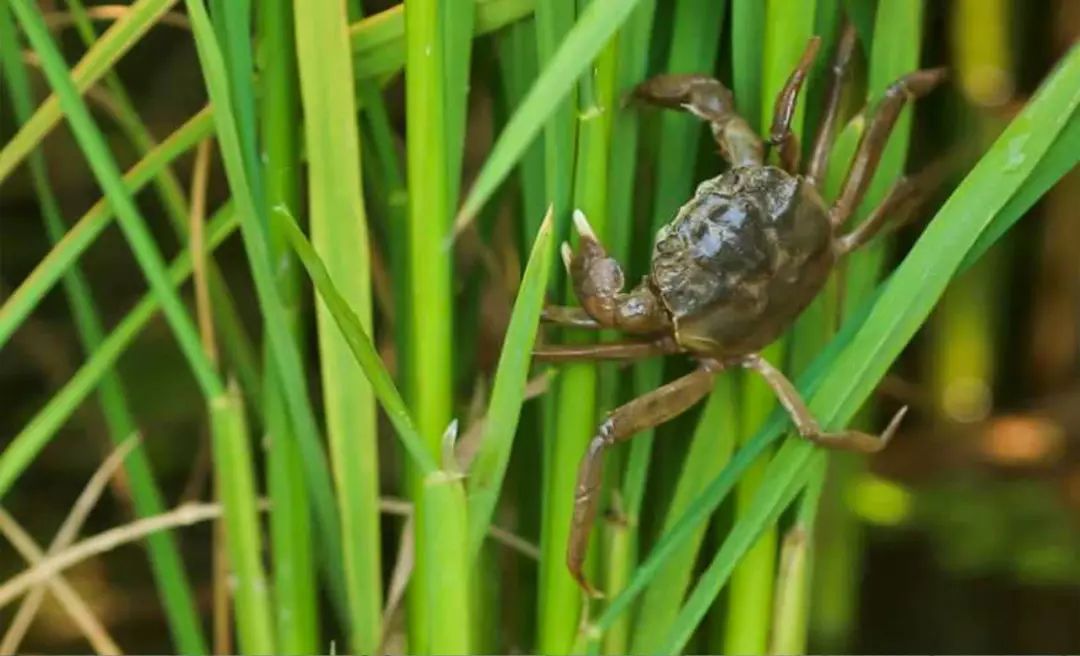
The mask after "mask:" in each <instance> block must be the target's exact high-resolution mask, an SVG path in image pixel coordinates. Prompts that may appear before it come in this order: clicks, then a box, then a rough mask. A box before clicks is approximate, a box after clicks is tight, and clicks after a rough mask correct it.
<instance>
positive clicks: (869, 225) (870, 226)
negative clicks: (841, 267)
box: [836, 177, 924, 257]
mask: <svg viewBox="0 0 1080 656" xmlns="http://www.w3.org/2000/svg"><path fill="white" fill-rule="evenodd" d="M916 180H917V179H916V178H909V177H903V178H900V179H899V180H897V181H896V184H894V185H893V186H892V189H890V190H889V195H888V196H886V197H885V200H883V201H881V204H880V205H878V206H877V207H875V208H874V211H872V212H871V213H870V216H868V217H866V220H865V221H863V222H862V223H860V224H859V225H857V226H855V229H854V230H852V231H851V232H849V233H848V234H846V235H844V236H842V237H837V239H836V254H837V257H841V256H844V255H847V254H848V253H851V252H852V251H855V250H857V249H858V248H859V247H861V246H863V245H865V244H866V242H868V241H870V240H871V239H873V238H874V236H875V235H876V234H877V233H878V232H880V231H881V228H882V227H884V225H885V224H886V223H887V222H888V221H889V220H890V219H893V218H896V217H898V216H900V214H901V210H902V209H903V207H904V206H905V205H907V204H908V203H910V202H912V201H914V200H915V199H917V198H919V197H920V196H921V195H922V194H923V193H924V190H922V189H920V188H919V185H918V184H917V182H916Z"/></svg>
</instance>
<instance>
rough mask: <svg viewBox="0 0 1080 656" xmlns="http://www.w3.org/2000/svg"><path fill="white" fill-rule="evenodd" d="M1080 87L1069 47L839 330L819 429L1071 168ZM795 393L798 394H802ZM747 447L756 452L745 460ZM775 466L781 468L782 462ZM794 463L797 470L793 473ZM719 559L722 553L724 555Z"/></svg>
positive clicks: (808, 450)
mask: <svg viewBox="0 0 1080 656" xmlns="http://www.w3.org/2000/svg"><path fill="white" fill-rule="evenodd" d="M1078 81H1080V47H1074V48H1073V49H1072V51H1070V53H1069V54H1068V55H1067V56H1066V58H1065V59H1064V61H1063V62H1062V63H1061V64H1060V65H1059V67H1058V68H1057V70H1056V71H1055V72H1054V73H1053V74H1052V75H1051V76H1050V77H1049V78H1048V79H1047V80H1046V81H1045V82H1044V83H1043V86H1042V87H1041V89H1040V91H1039V93H1038V94H1037V96H1036V97H1035V99H1033V100H1032V102H1031V103H1030V104H1029V105H1028V106H1027V108H1025V110H1024V112H1023V113H1021V114H1020V115H1019V116H1018V117H1017V118H1016V119H1015V120H1014V121H1013V122H1012V123H1011V124H1010V126H1009V128H1008V129H1007V130H1006V131H1005V133H1004V134H1002V136H1001V137H1000V138H999V139H998V140H997V142H995V144H994V146H993V147H991V149H990V150H989V151H988V152H987V154H986V155H985V156H984V157H983V158H982V159H981V160H980V161H979V163H978V164H977V165H976V167H975V168H974V169H973V170H972V172H971V173H970V174H969V175H968V176H967V178H966V179H965V180H964V182H963V183H962V184H961V185H960V186H959V187H958V188H957V189H956V191H955V192H954V193H953V194H952V196H951V197H950V199H949V200H948V201H947V202H946V204H945V206H944V207H942V209H941V210H940V211H939V212H938V213H937V216H936V217H935V218H934V220H933V221H932V222H931V223H930V225H929V226H928V227H927V228H926V230H925V231H924V233H923V235H922V237H920V239H919V241H918V242H917V243H916V244H915V247H914V248H913V249H912V251H911V252H910V253H909V254H908V256H907V257H906V258H905V259H904V261H903V262H902V263H901V265H900V267H899V268H898V269H897V270H896V272H895V273H893V275H892V276H890V278H889V280H888V281H887V282H886V283H884V284H883V285H882V286H881V287H880V288H879V291H878V293H876V294H875V296H874V298H873V299H872V301H870V302H869V303H868V304H867V305H866V308H867V311H866V314H865V315H863V313H862V312H859V313H857V314H858V316H856V317H853V319H851V320H849V321H848V322H847V323H846V324H845V329H844V330H843V331H841V333H840V334H839V335H838V336H837V338H836V339H834V340H833V343H832V344H830V347H829V348H828V349H826V351H825V352H824V353H822V355H821V356H819V358H818V359H817V360H816V361H815V363H814V366H812V367H811V370H810V371H808V373H807V375H806V376H805V378H806V379H808V380H813V379H814V378H815V377H817V376H818V375H820V372H822V371H825V374H824V376H822V377H821V378H820V381H821V382H820V384H818V385H813V388H814V391H813V392H812V393H811V394H808V395H807V396H808V398H810V403H809V406H810V409H811V410H812V411H813V412H814V413H815V414H816V416H817V417H818V418H819V420H820V421H821V422H822V425H825V426H834V425H843V424H845V423H846V422H847V421H849V420H850V419H851V417H852V416H853V415H854V414H855V412H856V411H857V410H858V408H859V406H860V405H861V404H862V403H863V402H864V401H865V399H866V398H867V397H868V396H869V395H870V393H871V392H872V391H873V388H874V386H875V385H876V384H877V382H878V381H879V380H880V379H881V377H882V376H883V375H884V374H885V372H886V371H887V369H888V367H889V365H890V364H891V363H892V361H893V360H894V359H895V358H896V357H897V356H898V355H899V353H900V351H901V350H902V349H903V348H904V346H905V345H906V344H907V342H908V341H909V340H910V339H911V337H912V336H913V335H914V334H915V332H916V330H917V329H918V327H919V326H920V325H921V323H922V322H923V321H924V320H925V318H926V317H927V315H928V314H929V312H930V310H931V309H932V307H933V305H934V303H935V302H936V300H937V299H938V298H939V297H940V295H941V294H942V292H943V290H944V288H945V286H946V285H947V282H948V279H949V278H950V277H951V276H952V275H953V274H955V273H956V271H958V270H960V269H962V268H965V267H969V266H971V264H973V262H974V261H975V260H976V259H977V257H978V256H980V255H981V254H982V253H983V252H985V249H984V246H986V245H987V244H983V243H980V242H979V240H978V237H979V235H980V234H981V233H983V232H984V230H986V229H987V228H988V227H989V226H997V225H1000V224H1005V225H1008V224H1011V223H1013V222H1015V221H1016V220H1017V219H1018V218H1019V216H1021V215H1022V214H1023V213H1024V212H1025V211H1026V210H1027V209H1028V208H1029V207H1030V206H1031V204H1032V203H1034V201H1035V200H1036V199H1037V198H1038V196H1037V195H1036V194H1037V193H1040V192H1045V190H1046V188H1047V186H1048V185H1049V184H1050V183H1052V181H1054V180H1057V179H1058V178H1060V177H1061V176H1062V175H1064V173H1066V172H1067V171H1068V170H1070V169H1071V168H1072V167H1073V166H1075V165H1076V163H1077V161H1078V153H1080V151H1078V150H1076V145H1077V144H1078V143H1080V120H1078V117H1077V107H1078V106H1080V90H1078V89H1080V86H1078V85H1077V82H1078ZM1066 126H1068V127H1066ZM862 316H865V319H864V320H860V319H861V318H862ZM799 387H800V389H801V390H803V391H804V392H805V391H808V390H807V388H808V387H809V386H808V385H800V386H799ZM776 427H777V422H775V421H770V423H769V425H768V426H766V428H765V429H763V431H761V432H759V433H758V435H757V436H756V437H755V438H754V440H752V442H751V443H750V445H748V447H747V448H746V449H744V450H743V451H746V452H748V454H751V456H752V455H756V454H754V453H753V452H754V451H757V452H758V453H760V451H759V450H758V449H757V448H756V447H757V445H758V444H760V443H767V442H768V441H769V439H770V433H772V432H773V431H775V429H776ZM773 434H775V433H773ZM751 447H755V448H754V449H753V450H751ZM781 453H783V454H785V455H784V458H785V460H784V463H785V464H784V467H785V470H784V471H785V472H786V473H785V474H784V475H783V476H776V477H774V481H773V482H774V483H776V484H777V485H778V486H779V487H783V486H784V485H786V484H788V483H790V482H791V481H792V480H794V478H795V477H797V476H799V475H802V474H803V473H804V472H805V470H804V469H803V468H802V465H805V463H806V462H807V460H808V459H809V458H811V457H812V456H813V455H815V450H814V448H813V447H812V445H809V444H808V443H806V442H805V441H801V440H789V441H788V442H787V443H786V444H785V446H784V448H783V449H782V450H781ZM742 456H743V452H742V451H740V453H739V454H738V455H737V456H736V458H735V459H734V460H733V462H732V465H731V466H729V468H728V471H725V472H724V473H722V474H721V476H720V477H718V479H717V480H716V481H714V483H713V484H712V485H710V487H709V489H708V490H707V491H706V492H705V493H703V495H702V497H701V498H699V504H698V505H696V507H695V508H694V509H693V510H692V511H691V512H688V513H687V515H685V516H684V518H683V520H682V521H680V523H679V524H680V525H679V526H677V527H676V528H675V529H673V531H672V532H671V533H669V534H668V536H667V537H665V538H664V539H662V540H661V543H660V544H658V545H657V548H656V549H655V550H654V553H658V554H660V555H663V552H664V551H666V550H668V549H669V548H670V546H669V545H670V542H672V540H670V538H674V537H675V536H676V534H677V533H678V532H680V531H682V530H686V528H687V527H689V526H692V525H693V524H694V522H695V521H701V519H703V518H704V516H705V515H706V514H707V513H708V512H709V511H710V510H711V509H713V508H715V507H716V503H718V502H719V500H720V499H721V498H722V497H723V493H725V492H726V490H725V489H724V488H725V487H728V486H729V485H730V484H729V481H730V480H732V476H731V474H732V473H734V472H736V471H737V470H738V467H737V466H736V465H737V464H743V463H745V462H747V461H748V460H749V459H750V458H749V457H746V458H744V457H742ZM775 462H780V454H778V456H777V458H776V459H775ZM792 463H795V465H798V466H792ZM800 463H801V464H800ZM777 467H778V468H779V465H778V466H777ZM716 493H719V494H716ZM770 493H771V492H770V490H769V489H768V487H767V486H763V488H762V490H761V492H760V493H759V497H758V498H759V499H761V500H762V503H761V504H760V505H759V506H758V504H757V502H755V505H756V506H758V507H759V508H761V509H764V510H775V508H770V504H769V503H768V502H766V501H765V497H766V495H768V494H770ZM706 497H708V498H706ZM714 501H715V502H716V503H714ZM771 516H772V515H771V512H760V513H754V514H748V515H747V516H746V519H745V520H744V522H743V523H742V525H741V526H740V527H739V530H740V531H743V529H746V530H750V529H751V528H752V529H753V531H760V530H762V529H763V528H764V527H765V526H766V525H768V523H769V519H770V517H771ZM751 524H754V526H753V527H751V526H750V525H751ZM753 531H751V532H753ZM675 541H676V542H677V540H675ZM722 551H725V550H724V549H723V548H722ZM740 555H741V554H740V553H736V552H730V551H729V552H728V553H727V554H725V559H726V558H727V557H731V558H735V559H737V558H738V557H739V556H740ZM730 565H731V563H728V562H725V560H721V559H719V558H718V559H714V561H713V564H712V565H710V568H709V570H708V571H707V574H706V575H703V577H702V583H699V586H698V589H697V590H696V591H695V595H696V596H697V599H694V596H695V595H692V597H691V601H688V605H687V606H686V607H685V608H684V611H685V616H684V617H683V620H685V621H682V622H680V623H681V624H683V625H684V626H682V629H681V630H680V632H678V635H675V634H673V636H674V638H676V639H673V640H672V641H671V642H670V644H669V645H668V647H671V646H672V645H673V644H675V643H677V642H678V639H677V638H679V636H681V635H683V633H684V632H685V629H686V627H685V625H686V624H690V623H693V624H695V625H696V622H697V621H698V620H699V619H700V615H701V613H703V612H704V609H703V608H702V602H703V601H704V600H705V599H706V598H715V595H716V594H717V593H718V592H719V590H720V587H721V586H722V585H723V582H724V580H725V577H726V575H724V571H725V569H726V568H728V567H729V566H730ZM652 566H653V563H648V562H647V563H646V565H644V566H643V567H642V568H641V573H643V574H644V575H645V576H648V574H649V572H648V570H649V568H651V567H652ZM710 572H711V573H712V574H709V573H710ZM643 578H644V577H643ZM632 586H633V582H632ZM616 601H617V600H616ZM624 607H625V603H614V602H613V604H612V606H611V607H609V609H608V611H607V612H606V613H605V617H601V618H600V620H598V622H597V624H598V626H599V627H601V628H602V626H603V624H604V623H605V622H607V621H610V618H609V617H606V616H607V615H609V614H611V613H613V611H612V609H613V608H614V609H617V612H622V609H623V608H624ZM706 607H707V605H706ZM676 649H677V647H676Z"/></svg>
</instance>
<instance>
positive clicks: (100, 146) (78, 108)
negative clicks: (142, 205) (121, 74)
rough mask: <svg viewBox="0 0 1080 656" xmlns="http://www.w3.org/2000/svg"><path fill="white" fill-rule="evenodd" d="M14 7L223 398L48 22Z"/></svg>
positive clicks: (198, 374)
mask: <svg viewBox="0 0 1080 656" xmlns="http://www.w3.org/2000/svg"><path fill="white" fill-rule="evenodd" d="M11 6H12V8H13V9H14V10H15V14H16V16H17V17H18V19H19V22H20V23H21V24H22V26H23V29H24V30H25V32H26V36H27V38H28V40H29V41H30V43H31V45H32V46H33V48H34V50H35V51H36V52H37V53H38V56H39V57H40V58H41V62H42V66H43V68H44V70H45V74H46V76H47V77H48V79H49V82H50V83H51V84H52V86H53V89H54V91H55V92H56V94H57V96H58V98H59V101H60V106H61V107H62V108H63V109H64V113H65V114H66V115H67V117H68V120H69V121H70V123H71V127H72V129H73V131H74V132H75V137H76V139H77V141H78V142H79V145H80V147H81V148H82V150H83V151H84V153H85V154H86V158H87V160H88V162H89V164H90V167H91V169H92V170H93V171H94V176H95V177H96V178H97V179H98V182H99V183H100V184H101V186H102V188H103V190H104V192H105V195H106V197H107V198H108V200H109V203H110V204H111V205H112V206H113V208H114V210H115V211H116V216H117V220H118V221H119V223H120V226H121V228H122V229H123V231H124V234H125V236H126V237H127V239H128V241H129V242H130V244H131V247H132V250H133V251H134V253H135V257H136V259H137V260H138V262H139V266H140V267H141V268H142V269H143V272H144V274H145V275H146V278H147V280H148V282H149V284H150V287H151V289H152V290H153V291H154V293H155V294H157V295H158V296H159V297H160V299H161V304H162V310H163V312H164V313H165V316H166V317H167V318H168V320H169V323H170V325H171V326H172V328H173V331H174V332H175V335H176V338H177V341H178V342H179V344H180V348H181V350H182V351H183V353H184V356H185V357H186V358H187V361H188V363H189V365H190V367H191V369H192V373H193V374H194V375H195V379H196V382H198V384H199V387H200V389H201V390H202V391H203V393H204V394H205V396H206V397H208V398H213V397H216V396H218V395H219V394H220V393H221V392H222V391H223V390H224V388H223V386H222V383H221V380H220V379H219V378H218V377H217V375H216V374H215V373H214V371H213V369H212V367H211V366H210V363H209V362H208V361H207V358H206V356H205V355H204V354H203V352H202V350H201V347H200V345H199V337H198V334H197V333H196V331H195V327H194V324H193V323H192V321H191V317H190V316H188V314H187V311H186V310H185V309H184V306H183V303H182V302H181V301H180V298H179V297H178V295H177V294H176V291H175V290H174V289H173V288H172V286H171V285H170V284H169V281H168V276H167V274H166V272H165V265H164V263H163V260H162V258H161V254H160V252H159V251H158V249H157V246H156V245H155V244H154V242H153V238H152V237H151V235H150V233H149V231H148V230H147V228H146V226H145V225H144V223H143V221H142V218H141V216H140V214H139V210H138V208H136V207H135V204H134V202H133V201H132V199H131V197H130V196H129V195H128V194H127V191H126V190H125V188H124V184H123V181H122V179H121V176H120V171H119V169H118V168H117V166H116V162H115V161H114V160H113V158H112V156H111V154H110V152H109V149H108V146H107V144H106V143H105V138H104V137H103V136H102V134H101V132H100V130H98V128H97V126H96V125H95V124H94V121H93V119H92V118H91V116H90V112H89V110H88V109H87V108H86V105H85V104H84V103H83V101H82V99H81V98H80V97H79V95H78V91H77V90H76V88H75V85H74V84H73V83H72V81H71V77H70V75H69V72H68V70H67V67H66V65H65V64H64V60H63V58H62V57H61V56H60V53H59V51H58V49H57V47H56V44H55V43H54V42H53V40H52V38H51V36H50V35H49V32H48V29H47V28H46V26H45V22H44V20H42V18H41V16H40V14H38V13H37V11H36V10H35V8H34V7H32V6H31V5H30V3H29V2H28V1H27V0H12V3H11Z"/></svg>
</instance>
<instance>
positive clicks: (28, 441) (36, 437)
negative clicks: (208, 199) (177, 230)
mask: <svg viewBox="0 0 1080 656" xmlns="http://www.w3.org/2000/svg"><path fill="white" fill-rule="evenodd" d="M235 228H236V222H235V217H234V215H233V212H232V209H231V208H225V209H222V210H220V211H219V212H218V216H216V217H215V218H214V220H213V221H211V222H210V224H209V225H208V226H207V228H206V249H207V250H208V251H209V250H211V249H213V248H215V247H216V246H217V245H218V244H220V243H221V242H222V241H223V240H224V239H225V237H227V236H228V235H229V234H231V233H232V231H233V230H234V229H235ZM190 275H191V258H190V253H189V252H188V251H186V250H185V251H183V252H182V253H181V254H180V256H179V257H177V258H176V260H175V261H174V262H173V264H172V266H170V268H169V280H170V282H171V284H173V285H180V284H181V283H182V282H183V281H184V280H186V279H187V277H188V276H190ZM158 309H159V303H158V299H157V297H155V296H153V295H152V294H149V295H147V296H145V297H143V299H142V300H140V301H139V303H138V304H137V305H136V306H135V307H134V308H133V309H132V310H131V311H130V312H128V314H127V315H126V316H125V317H124V318H123V319H122V320H121V321H120V322H119V323H118V324H117V325H116V327H115V328H113V330H112V332H111V333H109V335H108V336H107V337H105V339H104V340H102V342H101V346H99V347H98V349H97V350H96V351H94V353H93V354H92V355H90V357H88V358H87V360H86V362H85V363H84V364H83V366H82V367H80V368H79V370H78V371H77V372H75V375H74V376H72V377H71V380H69V381H68V382H67V384H66V385H64V386H63V387H62V388H61V389H60V390H58V391H57V392H56V393H55V394H53V395H52V396H51V397H50V398H49V401H48V403H46V404H45V407H43V408H42V409H41V410H39V411H38V413H37V414H36V415H34V417H33V418H31V419H30V421H28V422H27V423H26V426H25V427H23V429H22V431H20V432H19V434H17V435H16V436H15V437H14V438H12V439H11V441H10V442H9V443H8V445H7V447H5V449H4V451H3V453H0V497H2V496H3V495H5V494H6V493H7V492H8V491H9V490H10V489H11V486H12V484H13V483H14V482H15V480H16V479H17V478H18V477H19V476H20V475H21V474H22V472H23V471H24V470H25V469H26V467H27V466H28V465H29V464H30V462H31V461H32V460H33V459H34V457H35V456H36V455H37V454H38V452H39V451H41V449H42V448H44V446H45V445H46V444H47V443H48V441H49V440H50V439H51V438H52V437H53V435H55V434H56V431H57V430H58V429H59V428H60V426H62V425H63V424H64V422H66V421H67V420H68V418H69V417H71V415H72V413H74V412H75V410H76V409H77V408H78V407H79V404H81V403H82V402H83V401H84V400H85V399H86V397H87V395H89V394H90V393H91V392H93V391H94V389H95V388H96V387H97V385H98V383H99V382H100V380H101V377H102V376H103V375H104V374H105V373H106V372H107V371H109V370H110V369H111V368H112V366H113V364H114V363H115V362H116V360H117V359H118V358H119V357H120V355H121V354H123V352H124V351H125V350H126V349H127V347H128V346H130V345H131V342H132V341H134V339H135V337H137V336H138V335H139V333H140V332H141V331H142V330H143V329H144V328H145V327H146V325H147V324H148V323H149V321H150V319H151V318H153V317H154V315H155V314H156V313H157V311H158ZM140 512H141V511H140Z"/></svg>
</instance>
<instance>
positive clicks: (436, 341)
mask: <svg viewBox="0 0 1080 656" xmlns="http://www.w3.org/2000/svg"><path fill="white" fill-rule="evenodd" d="M443 8H444V3H441V2H436V1H434V0H417V1H416V2H413V3H412V4H410V5H409V10H408V11H407V12H405V43H406V49H405V62H406V64H405V67H406V70H407V71H408V74H407V75H406V76H405V125H406V128H405V130H406V135H407V137H406V166H407V175H406V177H407V184H408V193H409V205H408V258H407V259H408V267H409V272H408V276H407V280H408V285H409V295H410V297H411V299H410V305H412V307H413V308H414V310H413V311H411V312H410V314H409V320H410V324H409V327H408V329H407V334H408V336H409V339H410V342H409V344H408V345H406V353H407V356H406V363H407V366H408V370H407V371H406V374H405V377H404V380H405V389H406V394H407V396H408V398H409V404H410V406H411V407H412V409H413V412H414V416H415V417H416V426H417V429H418V430H419V431H420V435H421V436H422V437H423V439H424V443H425V444H426V445H427V449H428V451H429V452H430V453H431V454H433V455H434V454H437V453H439V449H440V444H441V439H442V434H443V431H444V430H445V429H446V427H447V425H449V423H450V419H451V416H452V413H453V380H454V375H453V372H454V358H453V351H454V344H453V342H454V317H455V314H456V312H455V311H454V304H453V280H454V268H453V262H452V258H451V256H452V251H451V250H450V249H449V248H447V246H446V244H445V242H444V239H443V238H442V237H440V235H442V236H445V235H446V234H448V233H449V230H450V212H451V206H450V203H451V198H450V194H451V192H452V189H454V188H456V186H457V182H451V181H450V179H449V178H450V176H451V173H450V171H451V169H452V168H453V165H452V161H454V160H455V159H456V157H457V155H455V154H454V153H453V152H451V149H452V148H454V147H455V146H456V145H457V144H456V143H454V141H452V140H453V139H455V136H454V134H451V133H449V132H448V128H449V127H450V126H449V125H448V121H449V120H450V119H451V117H452V116H454V115H455V110H454V109H452V108H453V107H456V106H457V104H458V102H459V101H460V100H461V98H454V99H452V98H451V94H452V93H453V92H452V90H451V89H450V84H451V81H450V80H448V79H447V71H448V63H447V62H446V56H447V49H448V48H449V47H450V46H451V44H449V43H448V42H447V37H448V35H447V30H446V27H447V26H446V24H445V18H446V17H445V16H444V14H443ZM455 95H456V94H455ZM454 132H455V133H456V129H455V130H454ZM454 175H456V174H454ZM425 317H438V320H437V321H431V320H425ZM410 477H411V478H410V487H411V489H412V493H411V494H412V497H413V502H414V503H415V504H422V503H423V496H424V495H423V480H422V479H421V478H420V477H419V476H418V475H417V474H416V472H415V471H413V472H410ZM418 512H420V513H423V510H422V509H418ZM438 526H439V524H437V523H435V524H432V530H434V529H435V528H437V527H438ZM430 536H431V534H430V533H424V532H419V533H418V534H417V543H416V550H415V553H416V563H415V565H414V569H413V581H414V582H415V583H416V585H414V586H413V587H412V588H411V589H410V592H409V613H408V635H409V649H410V651H413V652H415V653H428V652H431V651H438V650H440V649H442V648H443V647H440V646H439V645H437V644H436V643H435V641H437V640H440V639H441V637H443V636H446V637H447V638H449V639H451V640H453V639H455V638H456V637H457V636H454V635H452V633H453V629H452V627H448V626H447V625H446V623H445V620H444V619H443V618H439V617H437V616H434V615H432V614H431V610H432V609H431V607H430V605H431V604H437V605H441V603H442V602H441V601H437V600H433V599H431V598H430V597H429V596H428V594H427V593H428V592H429V591H433V590H434V591H437V590H439V589H441V588H432V589H431V590H429V588H428V586H427V578H428V577H429V576H435V575H436V574H435V572H434V569H433V568H434V567H436V565H435V564H433V563H428V561H427V556H428V554H430V553H432V549H431V548H429V546H430V545H426V544H425V542H424V541H425V540H427V539H428V538H429V537H430ZM465 557H466V556H465V554H464V553H461V554H449V553H448V554H444V555H443V556H442V558H441V560H442V561H444V562H443V564H441V565H439V567H450V568H452V569H453V568H455V565H450V564H448V563H446V562H445V561H448V560H450V559H454V558H465ZM468 611H469V609H468V606H466V607H463V608H461V609H460V613H461V616H460V617H459V618H457V620H456V621H457V622H458V623H462V624H464V623H467V622H468V621H469V620H468V619H467V617H468V615H469V613H468ZM447 628H450V629H451V630H450V631H445V629H447Z"/></svg>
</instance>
